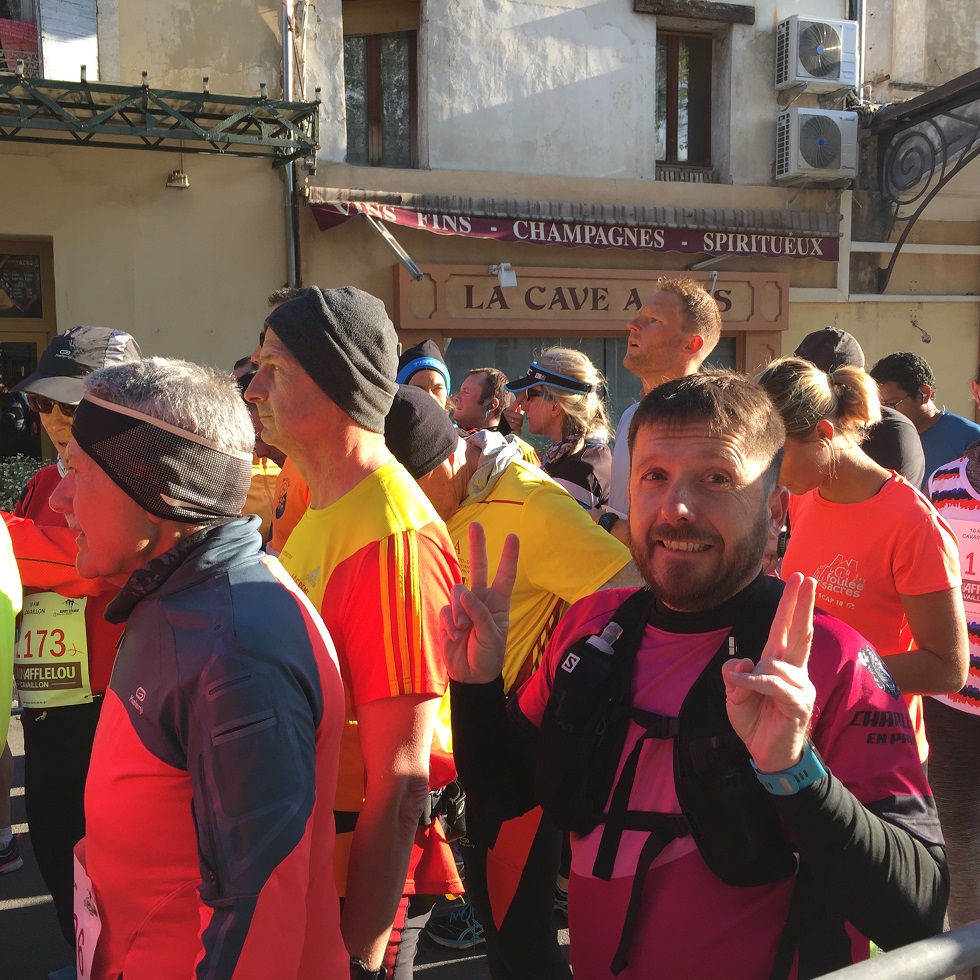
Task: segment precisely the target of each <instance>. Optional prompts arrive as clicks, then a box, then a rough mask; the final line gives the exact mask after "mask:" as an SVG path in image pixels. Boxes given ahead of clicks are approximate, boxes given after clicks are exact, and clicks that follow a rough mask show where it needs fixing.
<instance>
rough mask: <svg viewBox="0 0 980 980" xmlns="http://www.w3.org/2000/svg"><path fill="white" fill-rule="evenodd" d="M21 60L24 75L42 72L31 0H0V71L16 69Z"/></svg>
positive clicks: (33, 75) (13, 70) (37, 74)
mask: <svg viewBox="0 0 980 980" xmlns="http://www.w3.org/2000/svg"><path fill="white" fill-rule="evenodd" d="M18 62H23V64H24V74H25V75H28V76H29V77H36V76H39V75H40V73H41V66H40V60H39V58H38V46H37V25H36V24H35V23H34V3H33V0H0V71H3V72H16V71H17V63H18Z"/></svg>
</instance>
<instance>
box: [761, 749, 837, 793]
mask: <svg viewBox="0 0 980 980" xmlns="http://www.w3.org/2000/svg"><path fill="white" fill-rule="evenodd" d="M749 762H751V763H752V768H753V769H754V770H755V774H756V776H757V777H758V779H759V782H760V783H762V785H763V786H765V788H766V789H767V790H768V791H769V792H770V793H772V795H773V796H795V795H796V794H797V793H799V791H800V790H801V789H806V788H807V786H812V785H813V784H814V783H817V782H819V781H820V780H821V779H823V778H824V776H826V775H827V770H826V769H825V768H824V764H823V760H822V759H821V758H820V755H819V754H818V753H817V750H816V749H815V748H814V747H813V742H811V741H810V740H809V739H807V740H806V744H805V746H804V748H803V756H802V758H801V759H800V761H799V762H797V763H796V765H795V766H790V768H789V769H783V770H782V771H781V772H762V771H761V770H760V769H759V767H758V766H757V765H756V764H755V760H754V759H749Z"/></svg>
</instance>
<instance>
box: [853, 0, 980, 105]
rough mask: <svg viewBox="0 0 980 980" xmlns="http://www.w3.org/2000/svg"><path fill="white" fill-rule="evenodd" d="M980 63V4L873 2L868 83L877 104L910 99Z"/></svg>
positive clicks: (961, 0)
mask: <svg viewBox="0 0 980 980" xmlns="http://www.w3.org/2000/svg"><path fill="white" fill-rule="evenodd" d="M978 64H980V19H978V17H977V4H976V0H942V2H941V3H936V2H934V0H871V2H868V45H867V65H866V71H865V80H866V82H867V83H868V94H869V96H870V97H871V98H873V99H875V100H876V101H882V102H892V101H900V100H902V99H907V98H911V97H912V96H914V95H917V94H919V93H920V92H922V91H924V90H926V89H928V88H933V87H935V86H937V85H942V84H943V83H944V82H948V81H950V80H951V79H953V78H956V77H957V76H958V75H962V74H964V73H965V72H968V71H972V70H973V69H974V68H976V67H977V65H978Z"/></svg>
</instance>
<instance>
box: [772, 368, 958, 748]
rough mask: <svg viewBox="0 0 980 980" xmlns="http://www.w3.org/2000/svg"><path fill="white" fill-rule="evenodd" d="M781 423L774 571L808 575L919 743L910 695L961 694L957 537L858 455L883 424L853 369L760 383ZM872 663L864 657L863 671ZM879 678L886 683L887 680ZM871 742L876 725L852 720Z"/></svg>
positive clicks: (868, 387) (807, 371)
mask: <svg viewBox="0 0 980 980" xmlns="http://www.w3.org/2000/svg"><path fill="white" fill-rule="evenodd" d="M759 381H760V382H761V383H762V385H763V387H765V389H766V390H767V391H768V392H769V395H770V397H771V398H772V400H773V402H774V403H775V405H776V408H777V409H778V410H779V413H780V415H781V416H782V418H783V422H784V423H785V425H786V447H785V455H784V457H783V464H782V469H781V471H780V482H781V483H782V484H783V485H784V486H786V487H787V488H788V489H789V491H790V493H792V494H793V497H792V499H791V502H790V529H791V535H790V539H789V545H788V547H787V550H786V555H785V557H784V559H783V564H782V575H783V577H784V578H785V577H787V576H789V575H791V574H792V573H793V572H796V571H799V572H803V574H805V575H812V576H814V577H815V578H816V579H817V606H818V607H820V608H822V609H824V610H826V611H827V612H829V613H832V614H833V615H835V616H837V617H838V618H839V619H842V620H843V621H844V622H845V623H847V624H848V625H849V626H852V627H853V628H854V629H856V630H857V631H858V632H859V633H861V634H862V635H863V636H864V637H866V638H867V639H868V640H870V641H871V643H872V644H873V645H874V647H875V649H876V650H877V652H878V653H880V654H881V655H882V656H885V657H887V658H888V673H890V674H891V675H892V677H893V678H894V682H895V683H896V684H897V685H898V687H899V689H900V690H901V691H902V692H903V693H904V694H905V695H906V697H907V698H908V701H909V711H910V714H911V717H912V723H913V729H914V730H913V731H910V732H909V736H908V737H909V738H912V737H913V736H914V737H915V738H916V739H917V741H918V745H919V757H920V759H922V761H923V762H925V760H926V758H927V756H928V744H927V742H926V740H925V729H924V725H923V722H922V702H921V698H920V697H919V695H923V694H940V693H946V692H952V691H958V690H959V689H960V688H961V687H962V686H963V684H964V682H965V680H966V671H967V664H968V652H967V632H966V622H965V619H964V616H963V608H962V602H961V601H960V595H959V590H960V575H959V558H958V553H957V545H956V539H955V537H954V536H953V533H952V532H951V530H950V528H949V526H948V525H947V524H946V522H945V521H944V520H943V519H942V518H941V517H940V516H939V514H938V513H937V512H936V510H935V508H934V507H933V506H932V504H930V503H929V501H928V500H926V498H925V497H923V496H922V494H921V493H919V491H918V490H917V489H916V488H915V487H913V486H912V485H911V484H909V483H907V482H906V481H905V480H904V479H903V478H902V477H901V476H899V475H898V474H897V473H895V472H894V471H892V470H887V469H885V468H884V467H883V466H880V465H879V464H878V463H876V462H874V460H872V459H871V458H870V457H868V456H867V455H865V454H864V453H863V452H862V451H861V448H860V444H861V440H862V439H863V438H864V436H865V434H866V432H867V430H868V428H869V427H870V426H872V425H873V424H874V423H875V422H876V421H877V420H878V419H879V418H880V414H881V412H880V408H879V404H878V393H877V388H876V386H875V383H874V381H873V380H872V379H871V377H870V376H869V375H868V374H866V373H865V372H864V371H862V370H861V369H860V368H856V367H844V368H840V369H838V370H836V371H834V372H833V373H832V374H829V375H828V374H826V373H825V372H823V371H821V370H820V369H819V368H817V367H815V366H814V365H813V364H811V363H810V362H809V361H804V360H802V359H801V358H797V357H787V358H782V359H781V360H778V361H775V362H773V363H772V364H770V365H769V367H768V368H766V370H765V371H763V372H762V374H761V375H760V376H759ZM876 663H877V658H876V657H875V656H874V651H869V654H868V657H867V666H869V669H872V670H874V669H875V666H876ZM881 683H883V684H887V683H889V678H888V677H887V673H884V674H883V676H882V678H881ZM854 724H861V725H864V726H866V727H867V728H868V739H869V743H870V742H872V741H873V739H874V738H875V731H874V727H875V719H874V718H860V719H858V718H856V719H855V720H854Z"/></svg>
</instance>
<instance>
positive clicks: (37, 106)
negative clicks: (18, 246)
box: [0, 73, 320, 165]
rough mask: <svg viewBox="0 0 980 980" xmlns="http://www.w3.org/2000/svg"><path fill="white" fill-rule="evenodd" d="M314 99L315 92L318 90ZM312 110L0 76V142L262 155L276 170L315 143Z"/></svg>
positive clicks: (315, 105)
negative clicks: (276, 167) (13, 141)
mask: <svg viewBox="0 0 980 980" xmlns="http://www.w3.org/2000/svg"><path fill="white" fill-rule="evenodd" d="M317 94H319V90H317ZM319 106H320V100H319V98H317V99H316V100H315V101H313V102H283V101H279V100H276V99H268V98H266V97H265V85H263V86H262V95H260V96H259V97H258V98H254V97H252V98H249V97H244V96H237V95H211V94H210V92H208V90H207V79H205V88H204V91H203V92H200V93H196V92H167V91H159V90H154V89H151V88H150V87H149V85H148V84H147V83H146V75H145V74H144V76H143V84H142V85H116V84H108V83H104V82H88V81H86V80H85V79H84V77H83V79H82V81H80V82H55V81H47V80H42V79H39V78H26V77H24V76H23V75H11V74H7V73H0V140H20V141H22V142H29V143H57V144H66V145H75V144H81V145H85V146H109V147H119V148H124V149H130V150H167V151H169V152H173V151H174V150H178V149H179V150H182V151H183V152H185V153H224V154H229V155H232V156H250V157H256V156H258V157H262V156H265V157H269V158H270V159H271V160H272V161H273V163H274V164H275V165H279V164H282V163H285V162H287V161H289V160H295V159H297V158H298V157H307V158H309V160H310V163H311V164H312V163H313V160H314V157H315V154H316V150H317V147H318V145H319V142H318V140H319V125H318V123H319V115H318V113H319Z"/></svg>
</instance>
